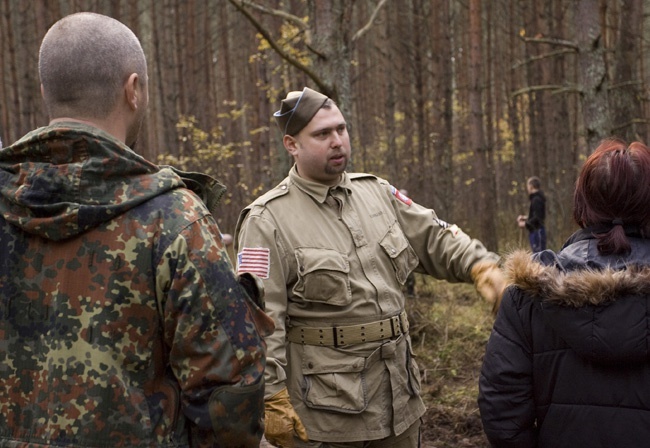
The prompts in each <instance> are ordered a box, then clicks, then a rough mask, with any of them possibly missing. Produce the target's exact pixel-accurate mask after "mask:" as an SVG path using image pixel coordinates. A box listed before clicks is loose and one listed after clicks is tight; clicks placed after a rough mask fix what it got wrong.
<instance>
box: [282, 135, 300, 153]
mask: <svg viewBox="0 0 650 448" xmlns="http://www.w3.org/2000/svg"><path fill="white" fill-rule="evenodd" d="M282 143H283V144H284V147H285V148H286V150H287V151H288V152H289V154H291V155H292V156H295V155H296V153H297V152H298V140H296V138H295V137H292V136H291V135H285V136H284V137H282Z"/></svg>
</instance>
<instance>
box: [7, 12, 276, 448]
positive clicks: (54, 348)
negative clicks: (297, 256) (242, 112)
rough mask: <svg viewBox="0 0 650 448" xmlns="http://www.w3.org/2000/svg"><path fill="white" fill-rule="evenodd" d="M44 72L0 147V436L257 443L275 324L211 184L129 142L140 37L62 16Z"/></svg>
mask: <svg viewBox="0 0 650 448" xmlns="http://www.w3.org/2000/svg"><path fill="white" fill-rule="evenodd" d="M39 71H40V78H41V90H42V95H43V98H44V101H45V105H46V107H47V111H48V113H49V116H50V123H49V125H48V126H45V127H42V128H39V129H36V130H34V131H32V132H30V133H28V134H27V135H25V136H24V137H23V138H22V139H20V140H19V141H17V142H16V143H14V144H13V145H11V146H9V147H7V148H4V149H2V150H1V151H0V254H2V255H0V346H1V347H2V349H1V350H0V445H2V446H5V445H6V446H36V445H38V446H75V447H100V446H107V445H109V444H110V445H111V446H114V447H132V446H148V447H153V446H156V447H172V446H174V447H178V446H184V447H188V446H223V447H225V446H245V447H248V446H251V447H252V446H258V445H259V442H260V439H261V436H262V432H263V420H262V417H263V409H264V407H263V393H264V382H263V381H264V377H263V373H264V368H265V351H266V346H265V344H264V341H263V337H264V335H266V334H267V333H269V332H270V331H271V330H272V326H273V323H272V321H271V320H270V318H269V317H268V316H266V315H265V314H264V313H263V312H262V310H261V308H260V305H261V303H260V298H261V289H259V288H258V286H257V285H258V284H259V283H258V282H257V281H256V278H255V277H254V276H252V275H242V276H240V277H238V276H237V275H236V274H235V273H234V271H233V267H232V264H231V263H230V261H229V259H228V256H227V253H226V250H225V247H224V244H223V241H222V237H221V233H220V231H219V228H218V227H217V224H216V222H215V219H214V218H213V216H212V215H211V213H210V210H209V209H208V208H207V206H206V205H205V204H211V205H212V204H214V203H215V198H216V197H219V195H220V194H223V191H221V189H222V188H223V187H221V186H220V184H218V183H217V182H216V181H215V180H213V179H209V178H206V177H201V176H196V175H192V176H190V177H186V176H183V175H182V173H179V172H177V171H176V170H173V169H171V168H169V167H160V166H157V165H154V164H152V163H151V162H148V161H147V160H145V159H143V158H142V157H141V156H139V155H138V154H136V153H135V152H134V151H133V150H132V148H133V147H134V145H135V142H136V139H137V136H138V132H139V130H140V127H141V124H142V121H143V118H144V115H145V111H146V109H147V103H148V92H147V65H146V59H145V56H144V53H143V51H142V47H141V45H140V43H139V41H138V39H137V37H136V36H135V35H134V34H133V32H131V30H129V29H128V28H127V27H126V26H124V25H123V24H122V23H120V22H118V21H117V20H114V19H112V18H110V17H106V16H103V15H98V14H93V13H79V14H73V15H70V16H67V17H65V18H63V19H61V20H60V21H58V22H57V23H55V24H54V25H53V26H52V28H50V30H49V31H48V32H47V34H46V36H45V38H44V39H43V43H42V46H41V50H40V59H39ZM202 182H203V183H202ZM194 191H197V192H200V193H201V196H200V197H199V195H197V194H196V193H195V192H194Z"/></svg>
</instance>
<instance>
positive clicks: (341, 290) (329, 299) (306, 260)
mask: <svg viewBox="0 0 650 448" xmlns="http://www.w3.org/2000/svg"><path fill="white" fill-rule="evenodd" d="M295 255H296V261H297V264H298V281H297V282H296V284H295V285H294V287H293V293H294V294H295V295H296V296H298V297H300V298H301V299H302V300H304V301H305V302H317V303H325V304H328V305H334V306H346V305H349V304H350V302H351V301H352V292H351V289H350V278H349V274H350V262H349V260H348V257H347V255H345V254H342V253H341V252H338V251H335V250H333V249H324V248H312V247H301V248H298V249H297V250H296V252H295Z"/></svg>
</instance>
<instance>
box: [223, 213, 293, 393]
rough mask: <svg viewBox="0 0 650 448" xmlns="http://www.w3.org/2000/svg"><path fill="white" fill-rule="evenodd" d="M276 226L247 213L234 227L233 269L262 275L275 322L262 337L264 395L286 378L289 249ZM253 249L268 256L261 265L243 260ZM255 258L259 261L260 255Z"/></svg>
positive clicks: (267, 308)
mask: <svg viewBox="0 0 650 448" xmlns="http://www.w3.org/2000/svg"><path fill="white" fill-rule="evenodd" d="M276 228H277V225H276V224H275V223H274V222H273V221H272V220H271V219H270V218H267V217H265V216H262V215H259V214H249V215H247V216H245V217H244V218H243V219H240V223H239V224H238V225H237V229H236V230H235V234H236V245H237V251H238V260H237V272H238V273H240V274H241V273H243V272H253V273H254V274H257V275H258V276H259V277H260V278H262V281H263V282H264V302H265V311H266V313H267V314H268V315H269V316H270V317H271V318H272V319H273V322H274V324H275V331H274V332H273V334H272V335H270V336H269V337H267V338H266V343H267V361H266V372H265V380H266V381H265V383H266V386H265V387H266V392H265V395H266V397H267V398H268V397H271V396H273V395H275V394H276V393H278V392H279V391H280V390H282V389H283V388H284V387H285V380H286V379H287V375H286V367H287V354H286V344H285V335H286V317H287V297H288V294H287V286H286V285H287V284H288V278H287V277H288V274H287V273H288V271H289V268H288V261H287V260H288V258H287V257H288V256H289V253H288V252H287V251H286V249H285V246H284V244H283V243H282V240H281V239H280V237H279V236H278V234H277V231H276ZM254 251H257V254H258V255H256V256H258V257H263V256H262V255H261V254H265V256H267V257H268V259H263V258H262V260H261V261H263V263H264V265H263V266H259V265H255V264H252V263H246V259H247V257H249V259H250V256H249V255H248V254H250V253H252V252H254ZM257 261H260V258H258V260H257ZM260 269H261V270H260ZM265 269H266V270H265Z"/></svg>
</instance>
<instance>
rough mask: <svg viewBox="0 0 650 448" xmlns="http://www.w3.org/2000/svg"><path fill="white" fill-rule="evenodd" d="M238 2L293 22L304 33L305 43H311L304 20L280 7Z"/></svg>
mask: <svg viewBox="0 0 650 448" xmlns="http://www.w3.org/2000/svg"><path fill="white" fill-rule="evenodd" d="M231 3H232V1H231ZM239 3H240V4H241V6H242V7H246V6H248V7H250V8H253V9H257V10H258V11H260V12H263V13H264V14H269V15H272V16H275V17H280V18H281V19H284V20H286V21H287V22H291V23H293V24H294V25H296V26H297V27H298V28H300V29H301V30H302V31H303V32H304V33H305V43H306V44H307V45H309V44H311V30H310V29H309V27H308V26H307V24H306V23H305V21H304V20H302V19H301V18H300V17H298V16H296V15H294V14H291V13H288V12H286V11H282V10H280V9H271V8H267V7H266V6H262V5H259V4H257V3H255V2H253V1H251V0H239Z"/></svg>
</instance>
